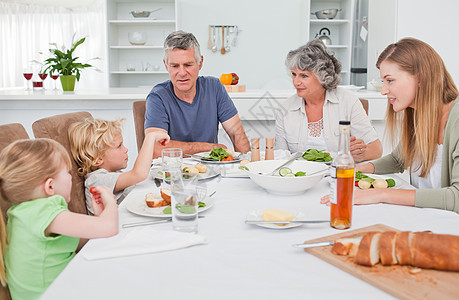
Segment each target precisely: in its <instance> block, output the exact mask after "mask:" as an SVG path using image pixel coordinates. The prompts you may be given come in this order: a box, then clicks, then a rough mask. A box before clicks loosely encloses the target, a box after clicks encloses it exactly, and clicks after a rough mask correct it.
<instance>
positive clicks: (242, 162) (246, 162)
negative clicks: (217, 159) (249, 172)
mask: <svg viewBox="0 0 459 300" xmlns="http://www.w3.org/2000/svg"><path fill="white" fill-rule="evenodd" d="M249 162H250V161H248V160H247V159H243V160H241V162H240V163H239V165H240V166H241V167H242V166H245V165H246V164H248V163H249Z"/></svg>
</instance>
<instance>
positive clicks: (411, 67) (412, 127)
mask: <svg viewBox="0 0 459 300" xmlns="http://www.w3.org/2000/svg"><path fill="white" fill-rule="evenodd" d="M376 66H377V67H378V69H379V70H380V73H381V78H382V79H383V81H384V85H383V88H382V91H381V93H382V94H383V95H387V98H388V100H389V107H388V111H387V128H388V129H389V133H390V134H391V137H392V140H393V141H394V140H395V138H396V137H398V134H399V133H401V134H400V137H399V139H400V143H399V146H398V147H397V148H396V149H395V150H394V151H393V152H392V153H391V154H389V155H387V156H385V157H383V158H381V159H378V160H376V161H374V162H371V163H367V164H362V165H358V166H357V167H356V171H362V172H365V173H375V174H387V173H395V172H403V170H405V169H407V168H410V172H411V184H412V185H413V186H415V187H416V188H417V189H416V190H401V189H396V190H393V189H371V190H361V191H360V190H358V191H356V192H355V195H354V201H355V204H372V203H391V204H399V205H410V206H417V207H432V208H439V209H445V210H452V211H455V212H459V130H458V128H459V99H458V96H459V92H458V90H457V88H456V85H455V84H454V82H453V80H452V78H451V76H450V74H449V73H448V71H447V70H446V67H445V65H444V63H443V60H442V59H441V57H440V56H439V55H438V54H437V52H435V50H434V49H433V48H432V47H430V46H429V45H427V44H426V43H424V42H422V41H420V40H417V39H413V38H405V39H402V40H400V41H399V42H397V43H395V44H391V45H389V46H388V47H387V48H386V49H385V50H384V51H383V52H382V53H381V55H380V56H379V59H378V62H377V64H376ZM327 202H328V198H326V197H324V198H323V199H322V203H327Z"/></svg>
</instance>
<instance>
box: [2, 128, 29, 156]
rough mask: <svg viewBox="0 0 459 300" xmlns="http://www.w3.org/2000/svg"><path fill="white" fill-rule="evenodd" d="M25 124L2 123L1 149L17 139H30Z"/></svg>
mask: <svg viewBox="0 0 459 300" xmlns="http://www.w3.org/2000/svg"><path fill="white" fill-rule="evenodd" d="M28 138H29V135H28V134H27V131H26V130H25V128H24V126H22V124H19V123H11V124H5V125H0V151H2V150H3V149H4V148H5V147H6V146H8V145H9V144H11V143H12V142H14V141H16V140H21V139H28Z"/></svg>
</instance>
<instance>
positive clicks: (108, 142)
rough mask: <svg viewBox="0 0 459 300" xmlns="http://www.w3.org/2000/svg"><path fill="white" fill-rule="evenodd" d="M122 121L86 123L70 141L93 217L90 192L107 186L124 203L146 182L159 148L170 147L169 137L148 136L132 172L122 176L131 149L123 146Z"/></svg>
mask: <svg viewBox="0 0 459 300" xmlns="http://www.w3.org/2000/svg"><path fill="white" fill-rule="evenodd" d="M121 126H122V121H121V120H120V121H107V120H100V119H86V120H84V121H82V122H77V123H75V124H72V126H71V127H70V128H69V140H70V149H71V152H72V156H73V158H74V159H75V161H76V163H77V164H78V167H79V172H80V174H81V175H83V176H85V183H84V185H85V195H86V207H87V208H88V212H89V213H90V214H93V213H94V211H93V207H92V202H91V197H92V195H91V192H90V189H91V187H93V186H97V185H103V186H106V187H108V188H110V190H111V191H112V192H113V193H114V194H115V197H116V201H117V203H118V204H119V203H121V201H123V200H124V198H125V197H126V195H127V194H128V193H129V192H130V191H131V190H132V188H133V187H134V185H135V184H137V183H139V182H141V181H143V180H145V179H146V178H147V176H148V173H149V171H150V167H151V158H152V157H153V151H154V149H155V145H160V144H161V145H163V146H164V145H166V144H167V143H168V142H169V135H168V134H167V133H165V132H163V131H154V132H150V133H148V134H146V135H145V139H144V141H143V144H142V148H141V149H140V151H139V155H138V156H137V159H136V161H135V163H134V167H133V168H132V170H130V171H128V172H124V173H123V172H121V170H123V169H125V168H126V167H127V162H128V154H127V152H128V149H127V148H126V147H125V146H124V144H123V136H122V134H121Z"/></svg>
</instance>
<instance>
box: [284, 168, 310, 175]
mask: <svg viewBox="0 0 459 300" xmlns="http://www.w3.org/2000/svg"><path fill="white" fill-rule="evenodd" d="M279 175H280V176H281V177H299V176H306V172H304V171H298V172H296V173H295V174H294V173H293V172H292V170H291V169H290V168H288V167H283V168H280V169H279Z"/></svg>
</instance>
